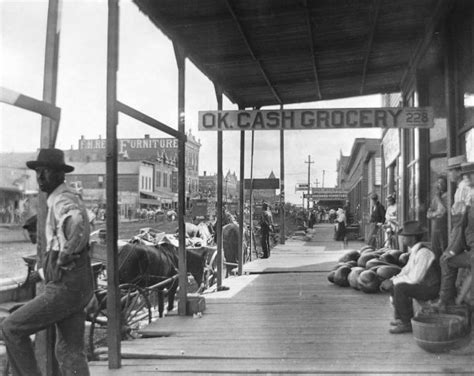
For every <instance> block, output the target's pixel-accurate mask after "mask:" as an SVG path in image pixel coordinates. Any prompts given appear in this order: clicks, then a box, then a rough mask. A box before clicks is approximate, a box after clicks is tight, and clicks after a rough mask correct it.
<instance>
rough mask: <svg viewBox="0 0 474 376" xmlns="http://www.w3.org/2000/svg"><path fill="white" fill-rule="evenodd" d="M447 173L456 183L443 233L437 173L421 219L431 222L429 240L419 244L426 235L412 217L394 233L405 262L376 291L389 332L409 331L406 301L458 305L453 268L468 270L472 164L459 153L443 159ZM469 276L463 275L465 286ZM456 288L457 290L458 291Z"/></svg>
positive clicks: (472, 248) (472, 239)
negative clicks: (383, 300) (384, 298)
mask: <svg viewBox="0 0 474 376" xmlns="http://www.w3.org/2000/svg"><path fill="white" fill-rule="evenodd" d="M448 172H449V177H450V180H451V181H452V182H455V183H457V189H456V192H455V194H454V202H453V204H452V206H451V208H450V210H451V222H452V225H451V229H450V231H449V236H448V222H447V213H448V210H449V209H448V206H447V194H446V191H447V179H446V177H444V176H440V177H438V179H437V181H436V186H435V194H434V197H433V199H432V202H431V205H430V208H429V209H428V212H427V218H428V219H429V220H430V221H431V243H424V242H422V241H421V240H422V238H423V236H424V234H425V233H426V229H424V228H423V227H422V226H421V225H420V223H419V222H418V221H408V222H405V223H404V224H403V228H402V230H401V231H400V232H399V235H401V236H400V238H401V239H402V241H403V244H402V245H403V246H406V247H408V252H409V255H410V256H409V260H408V263H407V264H406V265H405V266H404V267H403V269H402V271H401V272H400V273H399V274H398V275H396V276H395V277H393V278H391V279H388V280H386V281H384V282H383V283H382V285H381V290H383V291H389V292H390V293H391V299H392V303H393V306H394V316H395V320H394V321H392V322H391V323H390V324H391V325H392V326H393V327H392V328H391V329H390V333H392V334H398V333H406V332H411V331H412V326H411V318H412V317H413V315H414V313H413V303H412V300H413V299H416V300H418V301H434V300H436V299H437V300H436V301H434V302H432V304H431V308H432V309H434V310H437V311H439V312H444V311H446V309H447V307H448V306H449V305H453V304H456V305H459V304H461V303H462V301H463V297H464V296H463V294H464V291H460V293H459V294H457V288H456V279H457V276H458V270H459V268H467V269H470V268H471V258H472V257H473V252H474V162H466V160H465V157H464V156H460V157H454V158H449V160H448ZM470 278H472V275H471V276H470V277H468V279H467V286H470V281H471V279H470ZM461 290H462V289H461Z"/></svg>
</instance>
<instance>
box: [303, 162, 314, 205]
mask: <svg viewBox="0 0 474 376" xmlns="http://www.w3.org/2000/svg"><path fill="white" fill-rule="evenodd" d="M304 163H307V164H308V198H307V206H308V210H309V197H310V196H309V195H310V193H311V165H312V164H313V163H314V162H313V161H311V155H308V160H307V161H304Z"/></svg>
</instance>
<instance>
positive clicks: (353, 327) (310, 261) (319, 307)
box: [90, 227, 474, 375]
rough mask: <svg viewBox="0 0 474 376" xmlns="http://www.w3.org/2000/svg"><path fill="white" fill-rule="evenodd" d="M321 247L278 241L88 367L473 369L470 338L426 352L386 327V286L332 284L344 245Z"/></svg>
mask: <svg viewBox="0 0 474 376" xmlns="http://www.w3.org/2000/svg"><path fill="white" fill-rule="evenodd" d="M319 230H321V229H319ZM323 230H324V227H323ZM329 230H330V228H329V227H327V231H329ZM334 248H338V247H337V246H334V247H333V249H334ZM327 249H328V247H325V246H321V245H320V244H319V245H318V242H317V241H315V242H312V241H310V242H308V241H305V242H303V241H289V242H288V244H286V245H281V246H278V247H277V248H275V249H274V250H273V252H272V255H271V257H270V258H269V259H266V260H257V261H255V262H253V263H251V264H248V265H246V267H245V271H246V272H247V273H249V274H247V275H244V276H241V277H231V278H229V279H227V280H225V283H224V284H225V285H227V286H228V287H230V289H229V290H228V291H222V292H214V293H211V294H206V305H207V309H206V311H205V313H204V314H203V316H202V318H193V317H178V316H176V315H174V316H169V317H165V318H164V319H159V320H157V321H155V322H154V323H152V324H151V325H150V326H149V327H148V328H147V329H146V330H144V332H145V333H146V334H148V335H150V334H154V335H156V334H160V333H161V334H165V335H167V336H166V337H158V338H156V337H155V338H143V339H137V340H134V341H126V342H122V354H123V367H122V368H121V369H120V370H113V371H111V370H108V369H107V362H105V361H100V362H91V363H90V366H91V374H92V375H135V374H142V373H143V374H157V373H164V374H189V373H192V374H229V375H231V374H262V373H263V374H267V373H280V374H338V373H339V374H384V375H389V374H403V375H405V374H453V373H454V374H474V348H473V345H472V343H471V345H470V346H469V347H467V348H465V349H463V350H462V351H457V352H452V353H449V354H429V353H426V352H424V351H423V350H422V349H420V348H419V347H418V346H417V345H416V344H415V342H414V339H413V337H412V335H411V334H402V335H391V334H389V333H388V328H389V326H388V323H389V321H390V319H391V315H392V313H391V312H392V310H391V307H390V305H389V302H388V296H387V295H384V294H374V295H367V294H364V293H362V292H359V291H355V290H353V289H350V288H340V287H337V286H334V285H331V284H329V283H328V282H327V279H326V274H327V271H328V270H329V268H330V266H332V265H333V264H334V263H335V260H337V258H338V257H339V256H340V255H341V254H342V253H343V252H344V251H343V250H338V251H328V250H327Z"/></svg>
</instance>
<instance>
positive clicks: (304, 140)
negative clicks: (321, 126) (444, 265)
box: [0, 0, 381, 203]
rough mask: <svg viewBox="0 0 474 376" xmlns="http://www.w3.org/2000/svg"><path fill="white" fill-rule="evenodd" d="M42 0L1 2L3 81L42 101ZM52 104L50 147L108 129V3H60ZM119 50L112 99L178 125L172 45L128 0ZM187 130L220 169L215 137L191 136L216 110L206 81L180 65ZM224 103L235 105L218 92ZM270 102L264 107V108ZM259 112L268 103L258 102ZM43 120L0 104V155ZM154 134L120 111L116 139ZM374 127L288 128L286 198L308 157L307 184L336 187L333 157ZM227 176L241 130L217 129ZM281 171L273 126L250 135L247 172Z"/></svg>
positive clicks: (36, 136) (368, 102)
mask: <svg viewBox="0 0 474 376" xmlns="http://www.w3.org/2000/svg"><path fill="white" fill-rule="evenodd" d="M47 5H48V2H47V0H0V17H1V18H0V28H1V29H0V30H1V31H0V77H1V78H0V86H3V87H6V88H8V89H11V90H14V91H17V92H20V93H22V94H25V95H28V96H31V97H34V98H37V99H41V98H42V85H43V69H44V45H45V38H46V16H47ZM60 22H61V37H60V52H59V53H60V56H59V70H58V92H57V106H58V107H60V108H61V123H60V127H59V133H58V138H57V144H56V146H57V147H59V148H61V149H70V148H71V147H73V148H75V149H77V147H78V140H79V138H80V137H81V136H82V135H84V137H85V138H99V135H100V136H102V137H105V134H106V53H107V48H106V47H107V0H63V6H62V12H61V21H60ZM119 40H120V47H119V73H118V88H117V92H118V94H117V98H118V100H120V101H121V102H124V103H126V104H128V105H129V106H132V107H134V108H136V109H137V110H139V111H142V112H144V113H145V114H147V115H149V116H152V117H154V118H155V119H157V120H159V121H161V122H162V123H165V124H167V125H169V126H171V127H173V128H177V119H178V69H177V66H176V60H175V56H174V51H173V46H172V43H171V41H170V40H169V39H168V38H167V37H166V36H164V35H163V34H162V33H161V31H160V30H159V29H157V28H156V27H155V26H154V25H153V24H152V23H151V22H150V21H149V20H148V18H147V17H146V16H145V15H144V14H142V13H140V11H139V10H138V8H137V6H136V5H135V4H133V3H132V2H131V1H130V0H121V1H120V35H119ZM185 103H186V109H185V114H186V130H187V131H189V130H190V131H191V132H192V133H193V134H194V135H195V136H196V137H197V138H198V139H200V141H201V144H202V147H201V151H200V162H199V163H200V165H199V170H200V173H201V174H202V173H203V172H204V171H206V172H207V173H208V174H213V173H215V172H216V171H217V134H216V133H213V132H198V130H197V122H198V111H201V110H215V109H216V108H217V102H216V97H215V92H214V87H213V84H212V82H210V81H209V80H208V79H207V77H205V76H204V75H203V74H202V73H201V72H200V71H199V70H198V69H197V68H196V67H194V66H193V65H192V63H190V62H189V61H187V63H186V97H185ZM380 106H381V97H380V96H377V95H375V96H366V97H355V98H348V99H341V100H335V101H321V102H315V103H303V104H298V105H288V106H285V108H349V107H380ZM223 108H224V109H229V110H236V109H237V106H236V105H234V104H233V103H231V102H230V101H229V100H227V98H225V97H224V104H223ZM268 108H270V107H268ZM263 109H265V108H263ZM40 127H41V117H40V116H39V115H37V114H34V113H31V112H28V111H25V110H21V109H19V108H15V107H13V106H9V105H6V104H3V103H0V152H13V151H16V152H18V151H34V150H36V149H37V148H38V147H39V140H40ZM145 134H149V135H150V137H152V138H159V137H167V136H166V135H165V134H163V133H161V132H159V131H156V130H154V129H152V128H150V127H148V126H146V125H143V124H141V123H139V122H137V121H135V120H133V119H131V118H128V117H126V116H124V115H120V117H119V125H118V128H117V137H119V138H140V137H143V136H144V135H145ZM380 135H381V131H380V130H379V129H345V130H344V131H341V130H313V131H305V130H303V131H288V132H286V133H285V184H286V198H287V200H289V201H292V202H295V203H300V202H301V194H302V193H301V192H295V190H294V187H295V185H296V184H297V183H305V182H307V180H308V169H307V164H306V163H305V160H307V159H308V156H309V155H310V156H311V159H312V160H314V162H315V163H314V164H312V165H311V171H310V175H311V177H310V181H311V184H312V185H313V186H314V185H315V182H316V179H317V180H318V182H319V186H321V182H322V177H323V171H324V180H325V187H331V186H334V185H335V184H336V161H337V159H338V158H339V157H340V153H341V152H342V153H343V154H344V155H348V154H349V153H350V150H351V147H352V144H353V142H354V139H355V138H356V137H367V138H379V137H380ZM223 139H224V144H223V150H224V161H223V168H224V173H225V172H226V171H228V170H230V171H231V172H233V171H235V172H236V173H237V174H238V173H239V170H240V167H239V155H240V154H239V153H240V147H239V145H240V134H239V132H227V133H224V137H223ZM250 140H251V135H250V133H248V134H246V158H245V165H246V172H245V174H246V176H245V177H246V178H248V177H250V154H251V153H250V144H251V142H250ZM271 171H273V172H274V173H275V175H276V176H277V177H279V174H280V160H279V132H278V131H275V132H273V131H264V132H255V149H254V165H253V176H254V177H256V178H264V177H268V175H269V174H270V172H271Z"/></svg>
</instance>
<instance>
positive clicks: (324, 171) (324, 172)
mask: <svg viewBox="0 0 474 376" xmlns="http://www.w3.org/2000/svg"><path fill="white" fill-rule="evenodd" d="M325 174H326V170H323V185H322V188H324V175H325Z"/></svg>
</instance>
